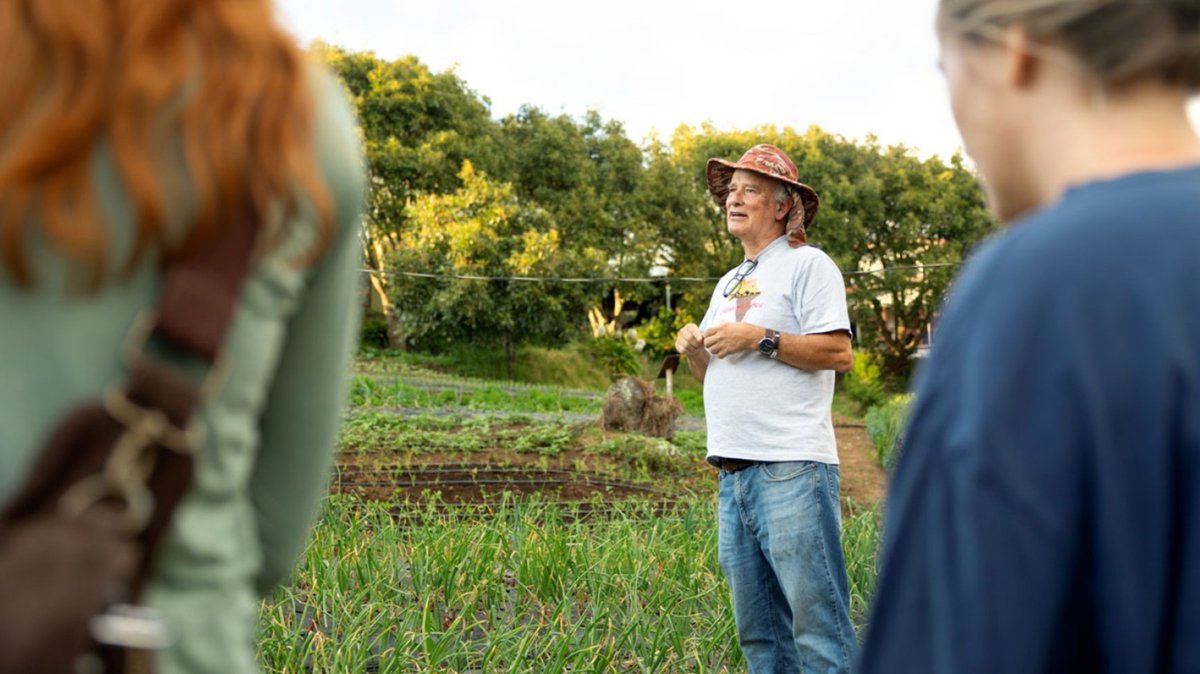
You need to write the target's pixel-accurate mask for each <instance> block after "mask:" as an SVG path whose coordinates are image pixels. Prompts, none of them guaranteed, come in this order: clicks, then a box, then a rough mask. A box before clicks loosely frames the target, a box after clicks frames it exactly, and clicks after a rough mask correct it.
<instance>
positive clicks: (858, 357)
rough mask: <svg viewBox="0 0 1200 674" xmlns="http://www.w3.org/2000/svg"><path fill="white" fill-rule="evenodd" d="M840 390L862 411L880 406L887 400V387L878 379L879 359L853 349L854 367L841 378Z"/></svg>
mask: <svg viewBox="0 0 1200 674" xmlns="http://www.w3.org/2000/svg"><path fill="white" fill-rule="evenodd" d="M842 389H843V390H844V391H845V392H846V395H847V396H849V397H850V399H851V400H853V401H854V402H855V403H857V404H858V406H859V407H860V408H861V409H863V410H869V409H871V408H872V407H875V406H877V405H882V404H883V403H884V402H885V401H886V400H887V387H886V386H885V385H884V382H883V379H882V378H881V377H880V370H879V358H878V357H877V356H876V355H875V354H873V353H871V352H869V351H863V350H861V349H855V350H854V365H853V367H851V368H850V371H849V372H847V373H846V375H845V376H844V377H842Z"/></svg>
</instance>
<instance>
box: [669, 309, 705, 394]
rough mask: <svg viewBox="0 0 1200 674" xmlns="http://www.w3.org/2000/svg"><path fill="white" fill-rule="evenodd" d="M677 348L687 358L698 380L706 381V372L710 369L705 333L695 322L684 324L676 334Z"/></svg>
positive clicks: (689, 366) (689, 367)
mask: <svg viewBox="0 0 1200 674" xmlns="http://www.w3.org/2000/svg"><path fill="white" fill-rule="evenodd" d="M675 350H676V351H678V352H679V353H682V354H683V355H684V357H685V358H687V364H688V369H690V370H691V371H692V375H693V376H695V377H696V381H698V382H701V383H703V382H704V373H705V372H706V371H707V370H708V359H709V355H708V351H706V350H705V349H704V335H701V334H700V328H698V327H696V324H695V323H688V324H687V325H685V326H683V329H682V330H680V331H679V334H678V335H676V336H675Z"/></svg>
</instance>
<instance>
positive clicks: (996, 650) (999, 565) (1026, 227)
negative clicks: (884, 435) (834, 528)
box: [861, 167, 1200, 674]
mask: <svg viewBox="0 0 1200 674" xmlns="http://www.w3.org/2000/svg"><path fill="white" fill-rule="evenodd" d="M903 446H904V450H903V455H902V456H901V459H900V461H899V464H898V466H897V469H896V474H895V476H894V479H893V482H892V486H891V491H890V494H889V503H888V510H887V516H886V522H887V525H886V529H885V536H884V549H883V556H882V562H881V574H880V578H879V585H878V590H877V593H876V598H875V606H874V609H873V613H872V616H871V621H870V627H869V630H868V635H867V640H866V644H865V647H864V650H863V653H862V660H861V671H862V672H863V673H864V674H873V673H875V672H889V673H895V672H922V673H923V674H924V673H938V672H945V673H947V674H949V673H953V674H962V673H967V672H969V673H971V674H986V673H988V672H998V673H999V672H1003V673H1005V674H1029V673H1033V672H1056V673H1057V672H1087V673H1088V674H1096V673H1101V672H1120V673H1121V674H1138V673H1140V672H1147V673H1149V672H1156V673H1158V672H1200V167H1197V168H1190V169H1185V170H1178V171H1172V172H1162V173H1140V174H1132V175H1128V176H1124V177H1121V178H1117V179H1114V180H1111V181H1105V182H1096V183H1091V184H1088V185H1085V186H1082V187H1077V188H1073V189H1070V190H1068V191H1067V193H1066V194H1065V195H1064V196H1063V198H1062V199H1061V200H1060V201H1059V202H1057V203H1056V204H1054V205H1052V206H1050V207H1048V208H1046V209H1044V210H1042V211H1040V212H1037V213H1035V214H1033V215H1031V216H1030V217H1028V218H1026V219H1025V220H1023V221H1022V222H1020V223H1018V224H1016V225H1014V226H1013V227H1012V228H1010V230H1009V231H1007V232H1006V233H1004V234H1003V235H1001V236H1000V237H998V238H997V239H995V240H993V241H991V242H989V243H988V244H987V245H986V246H984V248H983V249H982V250H981V251H980V252H979V254H978V255H977V256H976V257H975V259H974V260H973V262H972V263H971V264H970V265H969V267H968V269H967V270H966V271H965V272H964V273H963V275H962V277H961V279H960V280H959V281H958V283H957V284H956V285H955V287H954V289H953V290H952V291H951V296H950V299H949V302H948V303H947V307H946V310H945V312H944V313H943V317H942V320H941V322H940V325H939V332H938V335H937V344H936V346H935V347H934V349H933V353H932V356H931V358H930V361H929V362H928V363H927V365H926V367H925V369H924V371H923V372H922V373H921V376H920V381H919V383H918V386H917V402H916V406H915V407H914V410H913V415H912V418H911V422H910V426H909V429H908V431H907V434H906V436H905V441H904V445H903Z"/></svg>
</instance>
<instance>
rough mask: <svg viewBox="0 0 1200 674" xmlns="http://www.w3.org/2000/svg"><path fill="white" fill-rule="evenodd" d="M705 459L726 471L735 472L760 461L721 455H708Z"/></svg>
mask: <svg viewBox="0 0 1200 674" xmlns="http://www.w3.org/2000/svg"><path fill="white" fill-rule="evenodd" d="M707 461H708V462H709V463H710V464H712V465H713V466H714V467H716V468H720V469H721V470H723V471H725V472H726V473H736V472H738V471H739V470H742V469H743V468H749V467H750V466H753V465H755V464H759V463H762V461H749V460H747V459H727V458H725V457H723V456H710V457H708V459H707Z"/></svg>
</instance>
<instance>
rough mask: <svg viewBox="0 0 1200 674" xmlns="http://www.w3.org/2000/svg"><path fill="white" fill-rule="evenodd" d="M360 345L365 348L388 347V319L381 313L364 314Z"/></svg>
mask: <svg viewBox="0 0 1200 674" xmlns="http://www.w3.org/2000/svg"><path fill="white" fill-rule="evenodd" d="M359 345H360V346H362V347H363V348H364V349H366V348H372V349H386V348H388V346H389V342H388V326H387V319H385V318H384V317H383V316H382V315H381V314H367V315H365V316H363V319H362V332H361V333H360V334H359Z"/></svg>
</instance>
